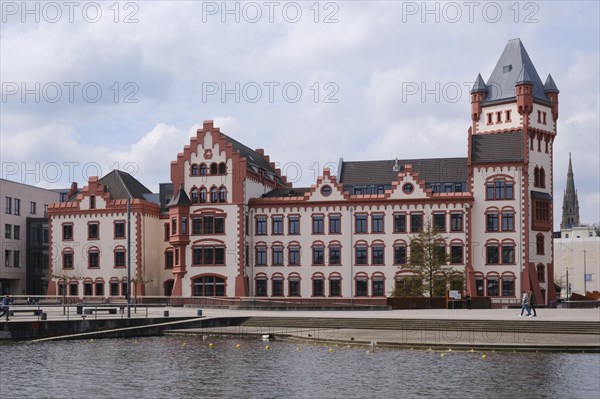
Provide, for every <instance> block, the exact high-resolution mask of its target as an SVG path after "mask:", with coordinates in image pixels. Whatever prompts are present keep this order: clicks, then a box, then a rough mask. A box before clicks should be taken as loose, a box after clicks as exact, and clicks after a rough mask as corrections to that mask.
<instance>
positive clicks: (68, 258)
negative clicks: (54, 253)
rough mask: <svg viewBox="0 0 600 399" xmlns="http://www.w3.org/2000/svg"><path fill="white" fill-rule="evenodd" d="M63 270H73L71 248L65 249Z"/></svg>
mask: <svg viewBox="0 0 600 399" xmlns="http://www.w3.org/2000/svg"><path fill="white" fill-rule="evenodd" d="M62 260H63V269H67V270H70V269H73V250H72V249H71V248H65V249H64V251H63V253H62Z"/></svg>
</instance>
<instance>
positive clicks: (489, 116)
mask: <svg viewBox="0 0 600 399" xmlns="http://www.w3.org/2000/svg"><path fill="white" fill-rule="evenodd" d="M487 123H488V125H491V124H492V113H491V112H488V113H487Z"/></svg>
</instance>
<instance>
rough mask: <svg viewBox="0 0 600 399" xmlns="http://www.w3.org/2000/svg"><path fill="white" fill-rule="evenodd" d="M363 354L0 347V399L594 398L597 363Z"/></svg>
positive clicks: (231, 345)
mask: <svg viewBox="0 0 600 399" xmlns="http://www.w3.org/2000/svg"><path fill="white" fill-rule="evenodd" d="M210 343H212V344H213V346H212V347H210V345H209V344H210ZM237 344H239V346H240V347H239V348H236V345H237ZM266 345H270V348H269V350H267V349H265V346H266ZM330 348H331V350H330ZM367 349H368V348H365V347H351V348H348V347H342V346H338V347H336V346H323V345H318V344H306V343H302V344H298V343H290V342H284V341H274V342H269V343H266V342H260V341H255V340H237V339H224V338H218V339H217V338H215V339H214V340H213V339H212V338H210V339H207V340H203V339H202V338H201V337H200V338H195V337H194V338H192V337H181V336H168V337H153V338H137V339H105V340H85V341H83V340H80V341H57V342H46V343H39V344H25V343H11V344H2V345H0V397H2V398H3V399H9V398H104V399H106V398H125V397H127V398H191V397H197V398H386V399H392V398H416V397H433V398H440V397H444V398H456V397H462V398H470V397H477V398H484V397H489V398H558V397H560V398H598V397H599V396H598V395H599V392H600V355H598V354H567V353H507V352H485V353H483V352H474V353H471V352H456V351H453V352H440V351H422V350H413V351H411V350H399V349H377V350H375V352H370V353H369V352H367ZM442 354H443V356H442ZM484 354H485V355H486V357H485V358H484V357H483V355H484Z"/></svg>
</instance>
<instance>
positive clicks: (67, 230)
mask: <svg viewBox="0 0 600 399" xmlns="http://www.w3.org/2000/svg"><path fill="white" fill-rule="evenodd" d="M72 239H73V225H72V224H63V240H72Z"/></svg>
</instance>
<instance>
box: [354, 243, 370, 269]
mask: <svg viewBox="0 0 600 399" xmlns="http://www.w3.org/2000/svg"><path fill="white" fill-rule="evenodd" d="M355 252H356V258H355V261H354V263H355V264H357V265H366V264H367V247H366V246H364V245H359V246H357V247H356V249H355Z"/></svg>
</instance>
